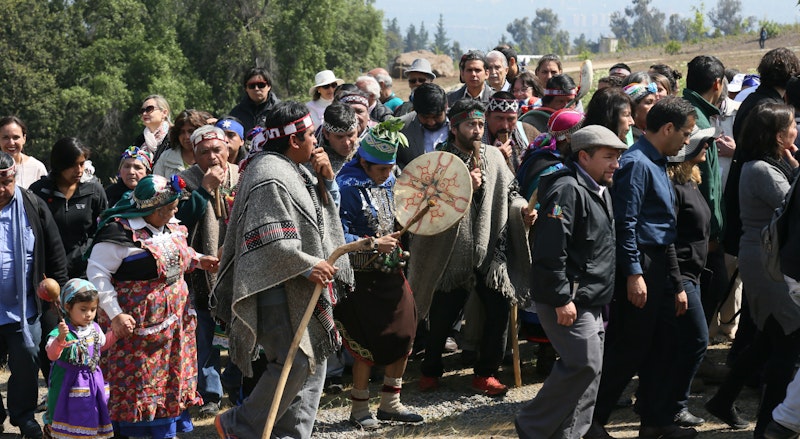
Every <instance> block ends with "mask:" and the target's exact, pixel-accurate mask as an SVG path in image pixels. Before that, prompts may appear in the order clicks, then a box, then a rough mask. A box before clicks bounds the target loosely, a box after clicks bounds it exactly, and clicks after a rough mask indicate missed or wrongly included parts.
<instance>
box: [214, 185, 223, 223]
mask: <svg viewBox="0 0 800 439" xmlns="http://www.w3.org/2000/svg"><path fill="white" fill-rule="evenodd" d="M214 215H216V216H217V218H222V194H221V193H220V190H219V186H217V188H216V189H215V190H214Z"/></svg>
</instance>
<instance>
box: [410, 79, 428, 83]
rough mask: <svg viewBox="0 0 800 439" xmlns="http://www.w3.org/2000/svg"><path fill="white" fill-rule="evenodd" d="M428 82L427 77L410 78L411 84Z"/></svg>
mask: <svg viewBox="0 0 800 439" xmlns="http://www.w3.org/2000/svg"><path fill="white" fill-rule="evenodd" d="M426 82H428V80H427V79H426V78H408V83H409V84H424V83H426Z"/></svg>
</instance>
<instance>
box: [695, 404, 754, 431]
mask: <svg viewBox="0 0 800 439" xmlns="http://www.w3.org/2000/svg"><path fill="white" fill-rule="evenodd" d="M705 407H706V410H707V411H708V412H709V413H711V414H712V415H714V416H715V417H716V418H718V419H719V420H720V421H722V422H724V423H726V424H728V425H729V426H730V427H731V428H732V429H734V430H744V429H745V428H747V427H749V426H750V423H749V422H747V421H745V420H744V419H742V417H741V416H739V409H737V408H736V406H734V405H730V406H728V405H723V404H720V403H719V401H717V400H715V399H714V398H711V399H709V400H708V402H706V405H705Z"/></svg>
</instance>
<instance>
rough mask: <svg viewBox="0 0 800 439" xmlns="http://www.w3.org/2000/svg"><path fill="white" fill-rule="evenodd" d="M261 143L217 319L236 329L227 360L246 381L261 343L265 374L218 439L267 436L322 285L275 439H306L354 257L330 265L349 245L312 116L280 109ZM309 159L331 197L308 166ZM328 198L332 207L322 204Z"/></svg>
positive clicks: (242, 194)
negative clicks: (297, 336)
mask: <svg viewBox="0 0 800 439" xmlns="http://www.w3.org/2000/svg"><path fill="white" fill-rule="evenodd" d="M265 125H266V127H265V130H264V132H263V134H264V135H263V136H261V138H262V139H265V140H266V141H265V142H263V144H262V143H260V144H258V145H256V144H255V142H254V144H253V150H252V151H251V155H250V157H248V159H247V160H246V161H245V163H243V165H242V169H244V172H243V173H242V176H241V179H240V181H239V191H238V193H237V195H236V202H235V204H234V207H233V212H231V219H230V225H229V228H228V233H227V235H226V239H225V245H224V247H223V253H222V254H223V256H222V263H221V269H220V272H219V277H218V283H217V286H216V288H215V290H214V294H215V296H216V297H217V299H218V305H217V309H216V312H217V316H219V317H220V318H221V319H222V320H225V321H226V322H228V323H229V327H230V354H231V358H232V360H233V362H234V363H235V364H236V365H237V366H239V368H240V369H242V372H243V373H244V375H246V376H251V375H252V368H251V365H250V360H251V359H252V358H253V356H254V354H255V353H257V351H256V349H257V344H259V345H261V346H262V347H263V349H264V356H265V357H266V359H267V363H268V364H267V368H266V371H265V372H264V373H263V374H262V375H261V378H260V379H259V381H258V383H257V384H256V386H255V388H254V389H253V391H252V393H251V394H250V396H249V397H248V398H247V399H245V401H244V402H243V404H242V405H241V406H239V407H236V408H234V409H232V410H229V411H227V412H225V413H222V414H220V415H219V416H217V418H216V419H215V425H216V429H217V432H218V433H219V435H220V437H225V438H228V437H239V438H254V437H261V434H262V431H263V429H264V426H265V423H266V418H267V414H268V412H269V407H270V404H271V402H272V398H273V394H274V391H275V389H276V385H277V382H278V380H279V376H280V373H281V369H282V367H283V363H284V361H285V359H286V356H287V353H288V350H289V346H290V345H291V341H292V336H293V334H294V332H295V331H296V330H297V328H298V325H299V322H300V319H301V317H302V315H303V311H304V309H305V307H306V305H307V303H308V301H309V300H310V298H311V296H312V294H313V291H314V286H315V283H319V284H323V285H327V288H326V289H324V290H323V293H322V295H321V296H320V299H319V301H318V302H317V305H316V309H315V311H314V315H313V316H312V318H311V321H310V322H309V324H308V327H307V329H306V330H305V331H304V334H303V338H302V340H301V342H300V349H299V350H298V352H297V356H296V357H295V359H294V362H293V363H292V369H291V372H290V374H289V377H288V381H287V383H286V388H285V391H284V393H283V396H282V399H281V402H280V407H279V409H278V412H277V420H276V422H275V427H274V429H273V434H276V435H278V436H279V437H292V438H308V437H311V432H312V429H313V426H314V418H315V413H316V411H317V408H318V406H319V398H320V394H321V392H322V384H323V381H324V378H325V364H326V359H327V357H328V355H329V354H330V353H332V352H333V351H334V349H335V348H336V347H338V345H339V344H340V340H341V339H340V337H339V334H338V333H337V331H336V328H335V326H334V324H333V318H332V306H333V305H335V303H336V297H337V294H336V291H335V290H334V289H333V284H332V283H331V282H330V281H331V280H336V282H335V284H336V285H337V286H338V287H340V288H343V287H346V286H348V285H352V279H353V274H352V270H350V266H349V261H348V259H347V258H340V259H339V260H338V261H337V262H336V264H335V266H332V265H330V264H328V263H327V262H326V261H325V259H324V258H325V257H327V256H328V255H330V254H331V252H332V251H333V250H334V249H335V248H337V247H339V246H341V245H342V244H344V236H343V233H342V227H341V224H340V222H339V216H338V211H337V208H336V206H335V204H334V203H333V202H332V200H336V196H337V195H338V191H337V190H335V183H334V181H333V176H334V175H333V170H332V169H331V165H330V162H329V161H328V158H327V155H325V153H324V152H323V151H322V148H316V143H317V142H316V139H315V137H314V134H313V133H314V126H313V123H312V122H311V116H310V115H309V114H308V109H307V108H306V107H305V106H304V105H301V104H298V103H296V102H291V101H289V102H282V103H280V104H278V105H277V106H276V107H275V108H274V109H273V110H272V111H270V113H269V114H268V116H267V120H266V123H265ZM308 161H311V164H312V167H313V169H314V170H315V171H316V174H317V175H318V176H320V178H322V179H323V181H324V183H325V186H326V189H325V190H324V192H323V193H320V192H318V190H319V189H318V188H319V185H318V184H317V179H316V177H315V176H314V175H313V174H312V173H311V172H309V171H308V170H307V169H306V168H305V167H304V166H301V164H302V163H306V162H308ZM326 199H327V200H328V202H327V203H326V202H325V200H326Z"/></svg>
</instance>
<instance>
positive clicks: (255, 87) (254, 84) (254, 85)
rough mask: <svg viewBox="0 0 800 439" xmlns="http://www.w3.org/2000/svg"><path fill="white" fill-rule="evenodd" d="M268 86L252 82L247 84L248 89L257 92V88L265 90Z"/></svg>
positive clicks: (263, 83)
mask: <svg viewBox="0 0 800 439" xmlns="http://www.w3.org/2000/svg"><path fill="white" fill-rule="evenodd" d="M267 85H268V84H267V83H266V82H251V83H249V84H247V88H249V89H250V90H255V89H257V88H265V87H266V86H267Z"/></svg>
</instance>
